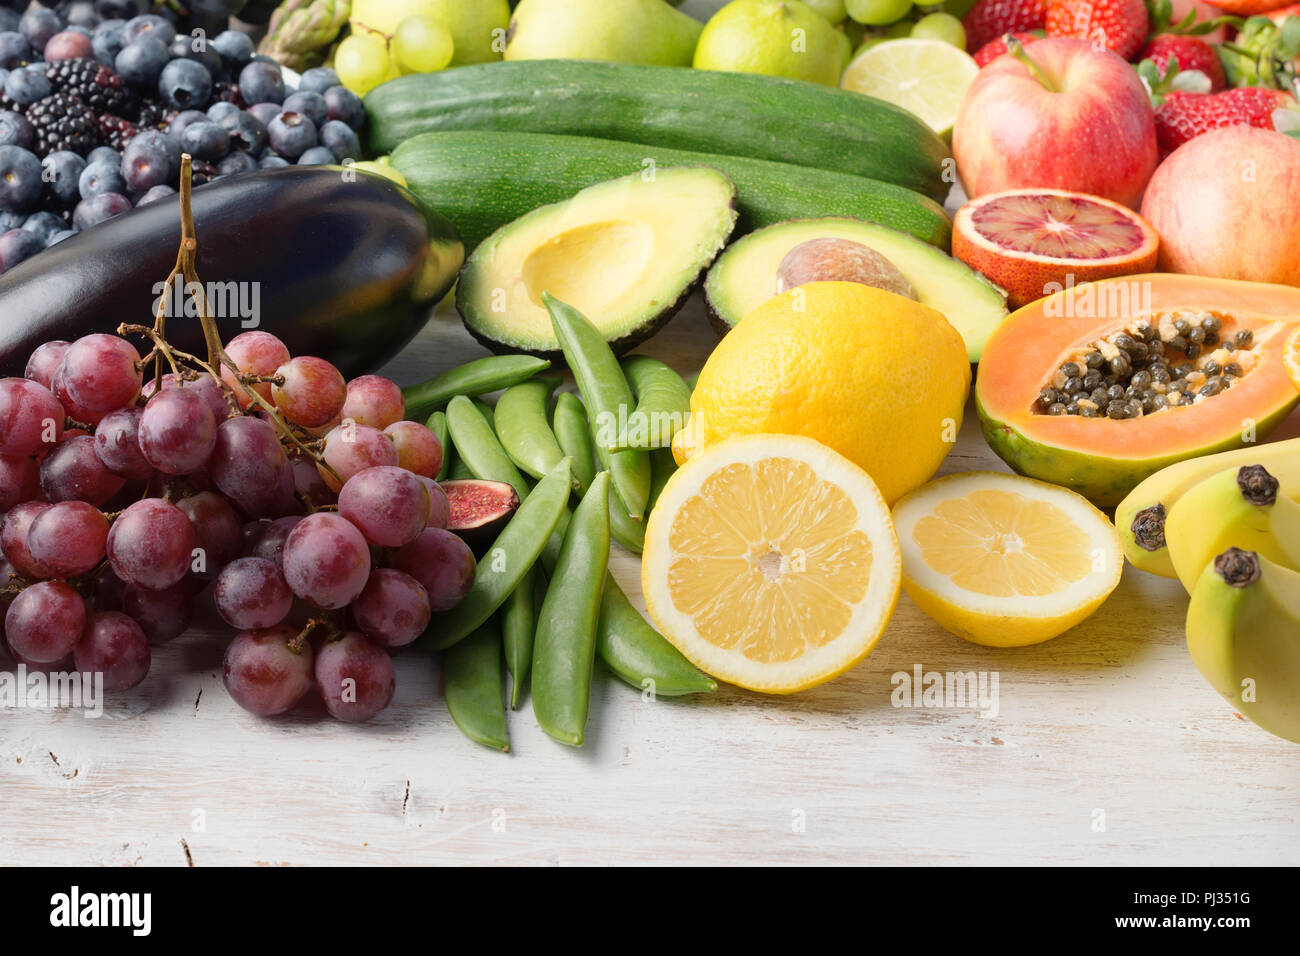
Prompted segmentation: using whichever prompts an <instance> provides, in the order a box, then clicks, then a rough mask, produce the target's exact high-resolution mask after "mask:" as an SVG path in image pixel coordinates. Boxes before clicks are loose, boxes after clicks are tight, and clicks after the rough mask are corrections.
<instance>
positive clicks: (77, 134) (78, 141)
mask: <svg viewBox="0 0 1300 956" xmlns="http://www.w3.org/2000/svg"><path fill="white" fill-rule="evenodd" d="M27 122H29V123H31V124H32V129H33V130H35V132H36V154H37V155H38V156H45V155H47V154H49V153H52V152H54V151H55V150H56V149H66V150H71V151H72V152H74V153H76V154H78V155H79V156H85V155H86V154H87V153H89V152H90V151H91V150H92V149H94V148H95V147H96V146H102V145H103V142H104V140H103V136H102V134H101V133H100V130H99V120H98V117H96V116H95V114H94V112H93V111H92V110H91V109H90V107H88V106H87V105H86V104H85V103H83V102H82V101H81V100H80V99H78V98H77V97H75V96H72V95H71V94H68V93H55V94H54V95H53V96H47V97H45V99H43V100H37V101H36V102H35V103H33V104H32V105H31V106H29V107H27Z"/></svg>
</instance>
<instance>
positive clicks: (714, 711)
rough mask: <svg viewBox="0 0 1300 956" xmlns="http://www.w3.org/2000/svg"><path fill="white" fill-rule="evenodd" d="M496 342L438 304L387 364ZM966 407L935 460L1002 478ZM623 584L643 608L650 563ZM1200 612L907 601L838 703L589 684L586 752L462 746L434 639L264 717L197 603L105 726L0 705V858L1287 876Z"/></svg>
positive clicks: (1292, 854) (1255, 755) (695, 354)
mask: <svg viewBox="0 0 1300 956" xmlns="http://www.w3.org/2000/svg"><path fill="white" fill-rule="evenodd" d="M713 343H714V338H713V334H712V332H711V331H710V330H709V329H708V326H707V323H706V322H705V321H704V317H703V314H702V309H701V307H700V304H699V302H698V300H693V301H692V302H691V303H690V304H689V305H688V307H687V309H686V311H684V312H683V313H682V314H681V315H680V316H679V317H678V318H676V319H674V320H673V322H671V323H670V324H669V325H668V327H667V328H666V329H665V330H664V331H663V332H661V333H660V334H659V335H658V336H657V337H656V338H655V339H653V340H651V342H649V343H647V345H646V346H645V347H644V348H643V351H646V352H648V353H650V354H654V355H657V356H659V357H661V358H664V359H666V360H667V361H669V362H670V363H672V364H673V365H675V366H676V367H677V368H678V369H679V370H680V371H682V372H689V371H692V370H694V369H695V368H697V367H698V366H699V364H700V362H701V360H702V358H703V357H704V356H705V355H706V354H707V352H708V350H709V349H710V348H711V347H712V345H713ZM480 354H482V350H481V349H480V348H479V347H478V346H477V345H476V344H474V343H473V342H472V340H471V339H470V338H469V336H468V335H466V334H465V333H464V331H463V330H462V329H461V328H460V325H459V322H458V321H457V320H456V319H455V317H454V314H447V313H441V314H439V315H438V316H437V317H436V318H435V319H434V320H433V322H432V323H431V325H430V327H429V328H428V329H427V330H426V331H425V332H424V333H423V334H422V335H421V337H420V338H419V339H418V340H417V342H416V343H414V344H413V345H412V346H411V347H410V348H409V349H408V350H407V351H406V352H405V353H403V355H402V357H401V358H400V359H399V360H398V361H396V362H394V363H393V364H392V366H390V368H389V370H388V371H389V373H390V374H392V375H393V376H394V377H396V378H398V380H399V381H413V380H415V379H417V378H420V377H424V376H427V375H429V374H432V373H435V372H437V371H440V370H442V369H443V368H447V367H449V366H451V365H454V364H457V363H459V362H461V361H464V360H466V359H469V358H472V357H475V356H477V355H480ZM972 419H973V416H968V420H967V423H966V426H965V427H964V428H963V430H962V432H961V436H960V439H959V441H958V443H957V446H956V448H955V449H954V451H953V453H952V455H951V456H950V457H949V459H948V461H947V462H946V463H945V465H944V468H943V472H945V473H948V472H953V471H963V470H969V469H972V468H1001V467H1002V465H1001V463H1000V462H998V461H997V460H996V459H995V458H994V457H993V455H992V454H991V453H990V452H989V451H988V450H987V449H986V447H985V446H984V443H983V440H982V439H981V438H980V435H979V430H978V427H977V426H976V425H975V423H974V421H973V420H972ZM1289 430H1290V431H1292V432H1295V431H1300V421H1298V420H1297V419H1293V420H1292V423H1291V425H1290V428H1289ZM614 571H615V575H616V576H617V577H618V579H619V580H620V581H621V582H622V583H623V585H624V586H625V588H627V589H628V590H629V592H630V593H631V594H632V595H633V597H634V600H636V601H637V603H638V604H639V605H640V606H641V607H644V605H643V604H641V601H640V597H639V589H638V587H637V582H638V579H639V574H638V564H637V561H636V559H635V558H634V557H633V556H631V555H628V554H626V553H623V552H619V553H618V554H617V556H616V558H615V568H614ZM1185 607H1186V599H1185V597H1184V596H1183V594H1182V592H1181V589H1180V587H1179V585H1178V584H1177V582H1173V581H1166V580H1164V579H1160V578H1156V577H1152V576H1149V575H1144V574H1141V573H1139V572H1136V571H1133V570H1132V569H1128V570H1126V572H1125V575H1124V580H1123V583H1122V584H1121V585H1120V587H1119V589H1118V591H1116V593H1115V594H1114V596H1113V597H1112V598H1111V599H1110V601H1109V602H1108V603H1107V604H1106V605H1105V606H1104V607H1103V608H1102V609H1101V611H1099V612H1098V613H1097V614H1096V615H1095V616H1094V617H1093V618H1092V619H1091V620H1089V621H1087V622H1085V623H1084V624H1082V625H1081V626H1079V627H1078V628H1076V629H1075V630H1074V631H1072V632H1070V633H1069V634H1067V635H1065V636H1063V637H1060V638H1058V639H1056V640H1054V641H1050V642H1048V643H1046V644H1042V645H1039V646H1037V647H1031V648H1025V649H1021V650H992V649H985V648H980V647H977V646H975V645H973V644H968V643H967V642H965V641H962V640H960V639H958V638H956V637H953V636H951V635H949V634H947V633H945V632H944V631H942V630H941V629H940V628H938V627H937V626H936V625H934V624H933V623H931V622H930V621H929V620H928V619H927V618H926V617H925V616H924V615H922V614H921V613H920V611H918V610H917V609H916V607H915V606H914V605H912V604H911V602H910V601H908V599H907V597H906V596H903V597H902V598H901V600H900V602H899V607H898V612H897V614H896V615H895V617H894V619H893V622H892V623H891V624H890V627H889V629H888V631H887V632H886V634H885V636H884V637H883V638H882V639H881V642H880V644H879V646H878V648H877V649H876V651H875V653H874V654H872V656H871V657H869V658H868V659H867V660H866V661H864V662H863V663H862V664H861V665H860V666H859V667H858V668H857V669H855V670H854V671H852V672H851V673H849V674H847V675H845V676H844V677H841V678H839V679H838V680H835V681H832V682H831V683H829V684H826V685H823V686H822V687H819V688H816V689H814V690H812V691H809V692H807V693H804V694H800V695H798V696H795V697H792V698H774V697H763V696H760V695H757V694H752V693H748V692H745V691H741V690H737V689H734V688H728V687H723V688H721V689H720V690H719V691H718V693H717V694H716V695H714V696H713V697H711V698H707V699H699V698H696V699H681V700H666V699H660V700H658V701H656V702H645V701H643V700H642V699H641V697H640V695H639V694H638V693H637V692H636V691H634V690H633V689H631V688H629V687H627V686H625V685H623V684H621V683H619V682H618V681H616V680H615V679H613V678H612V677H610V676H609V675H608V674H606V673H603V672H600V671H599V669H598V674H597V680H596V686H595V691H594V701H593V706H592V715H591V727H590V732H589V734H588V743H587V746H586V748H585V749H583V750H581V751H574V750H571V749H569V748H565V747H562V746H561V745H559V744H556V743H553V742H552V741H551V740H550V739H549V738H547V737H545V736H544V735H543V734H542V732H541V731H540V730H539V729H538V728H537V726H536V723H535V722H534V720H533V716H532V713H531V710H530V709H528V705H527V704H525V707H524V709H523V710H521V711H520V712H518V713H517V714H515V715H513V716H512V719H511V722H510V733H511V740H512V745H513V752H512V753H511V754H509V755H503V754H499V753H494V752H492V751H489V750H487V749H485V748H482V747H479V746H477V745H475V744H473V743H471V742H470V741H468V740H467V739H465V738H464V737H462V736H461V734H460V732H459V731H458V730H457V729H456V728H455V727H454V726H453V724H452V722H451V719H450V718H449V717H448V715H447V711H446V708H445V706H444V705H443V702H442V700H441V697H440V691H439V677H438V673H437V667H436V665H435V663H434V661H433V659H432V658H430V657H428V656H426V655H424V654H421V653H418V652H412V653H408V654H405V655H403V656H402V657H400V658H399V660H398V688H397V696H396V699H395V700H394V703H393V706H392V707H391V708H390V709H389V710H387V711H386V712H385V713H384V714H382V715H381V716H380V717H379V718H378V719H376V720H375V721H374V722H373V723H371V724H369V725H365V726H346V725H343V724H340V723H336V722H334V721H332V720H330V719H329V718H327V717H326V716H324V714H323V712H322V711H319V710H312V711H311V712H310V713H307V714H298V715H295V716H291V717H289V718H287V719H280V720H272V721H266V720H259V719H258V718H255V717H253V716H252V715H250V714H248V713H245V712H244V711H242V710H240V709H239V708H238V707H237V706H236V705H235V704H234V703H233V702H232V701H231V700H230V698H229V697H228V695H227V694H226V692H225V689H224V687H223V686H222V684H221V678H220V660H221V654H222V651H223V649H224V641H225V639H226V638H228V635H229V632H228V631H225V630H223V629H222V628H221V627H218V626H214V625H213V624H212V612H211V611H210V610H209V611H208V615H209V616H208V619H207V625H206V627H202V628H197V629H196V630H195V631H194V632H192V633H190V634H187V635H185V636H183V637H181V638H179V639H177V640H176V641H175V642H173V643H172V644H170V645H168V646H166V647H164V648H162V649H160V650H159V651H158V652H157V654H156V655H155V659H154V666H153V670H152V672H151V673H150V675H149V677H148V679H147V680H146V681H145V683H144V684H143V685H141V686H140V687H139V688H137V689H136V690H135V691H133V692H130V693H127V694H125V695H116V696H115V697H114V698H113V699H112V700H111V703H110V704H109V706H108V707H107V709H106V711H105V713H104V716H103V718H102V719H99V720H90V719H86V718H84V717H83V716H81V714H80V713H79V712H73V711H61V712H60V711H53V712H51V711H32V710H15V711H7V712H2V711H0V814H2V815H3V818H4V826H3V829H0V864H24V863H28V864H31V863H44V864H112V865H116V864H160V865H177V866H183V865H187V864H193V865H195V866H204V865H214V864H254V865H270V866H280V865H287V864H295V865H302V864H317V865H319V864H332V863H348V864H371V863H373V864H380V863H383V864H419V863H543V864H548V863H616V862H644V863H657V864H682V863H760V862H762V863H769V862H784V863H812V862H833V863H1028V864H1069V863H1094V864H1108V865H1109V864H1135V863H1143V864H1194V863H1203V864H1246V863H1269V864H1296V863H1300V841H1297V839H1296V837H1297V833H1298V832H1300V830H1298V829H1297V789H1298V788H1300V759H1297V758H1300V749H1297V747H1296V746H1295V745H1294V744H1289V743H1286V742H1284V741H1281V740H1278V739H1276V738H1273V737H1270V736H1269V735H1267V734H1265V733H1264V732H1263V731H1261V730H1259V729H1258V728H1256V727H1254V726H1253V725H1251V724H1249V723H1247V722H1246V721H1244V720H1242V719H1241V718H1239V717H1237V716H1235V715H1234V713H1233V710H1232V708H1231V707H1230V706H1229V705H1227V704H1226V703H1224V702H1223V701H1222V700H1221V699H1220V698H1219V696H1218V695H1217V694H1215V693H1214V691H1212V690H1211V689H1210V687H1209V685H1208V684H1206V683H1205V681H1204V680H1202V679H1201V677H1200V675H1199V674H1198V673H1197V672H1196V670H1195V668H1194V667H1193V666H1192V662H1191V660H1190V659H1189V657H1188V655H1187V652H1186V649H1185V647H1184V645H1183V637H1182V616H1183V613H1184V611H1185ZM917 664H920V665H922V666H923V667H924V668H925V669H926V670H927V671H929V670H938V671H945V672H946V671H972V670H974V671H981V670H982V671H996V672H998V675H999V682H1000V707H999V713H998V714H997V716H996V717H994V718H991V719H990V718H984V717H981V716H979V715H978V714H977V712H976V711H975V710H974V709H970V708H967V709H951V710H945V709H899V708H895V707H894V706H892V705H891V702H890V699H891V692H892V691H893V689H894V686H893V683H892V681H891V675H893V674H894V673H895V672H898V671H906V672H909V673H910V672H911V671H912V670H913V667H914V665H917Z"/></svg>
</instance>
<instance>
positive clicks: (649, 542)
mask: <svg viewBox="0 0 1300 956" xmlns="http://www.w3.org/2000/svg"><path fill="white" fill-rule="evenodd" d="M901 573H902V564H901V559H900V556H899V552H898V541H897V538H895V536H894V530H893V526H892V525H891V523H890V519H889V509H888V506H887V505H886V504H885V500H884V498H883V497H882V496H881V494H880V491H879V489H877V488H876V485H875V483H874V482H873V481H872V480H871V478H870V476H869V475H867V473H866V472H864V471H863V470H862V469H861V468H859V467H858V466H857V465H855V464H853V463H852V462H851V461H849V460H848V459H847V458H845V457H843V456H842V455H840V454H839V453H837V452H835V451H833V450H832V449H830V448H828V447H826V446H825V445H822V444H821V443H820V442H817V441H814V440H812V439H809V438H802V437H797V436H789V435H747V436H742V437H738V438H732V439H728V440H726V441H722V442H719V443H717V444H713V445H710V446H709V447H708V448H706V449H704V450H702V451H701V452H700V453H699V454H697V455H696V456H695V457H693V458H691V459H690V461H688V462H687V463H686V464H685V465H684V466H683V467H682V468H680V469H679V470H678V471H677V472H676V473H675V474H674V475H673V476H672V478H670V479H669V481H668V483H667V485H666V486H665V487H664V490H663V493H662V494H661V495H660V497H659V501H658V503H657V504H656V506H655V509H654V511H653V512H652V513H651V515H650V519H649V522H648V523H647V527H646V536H645V551H644V553H643V555H642V565H641V574H642V588H643V590H644V592H645V597H646V604H647V607H648V609H649V611H650V616H651V618H652V619H653V620H654V622H655V624H656V625H657V626H658V627H659V630H660V631H661V632H662V633H663V634H664V636H665V637H666V638H667V639H668V640H669V641H671V642H672V643H673V644H674V645H675V646H676V647H677V648H678V649H679V650H680V651H681V652H682V653H683V654H685V655H686V657H687V658H689V659H690V660H691V661H692V663H694V664H695V665H696V666H697V667H700V668H701V669H703V670H704V671H706V672H707V673H709V674H711V675H713V676H714V677H717V678H719V679H721V680H724V681H728V682H730V683H733V684H737V685H739V686H741V687H747V688H749V689H751V690H758V691H764V692H767V693H791V692H793V691H797V690H803V689H805V688H807V687H811V686H813V685H815V684H819V683H821V682H823V681H826V680H829V679H830V678H832V677H834V676H836V675H838V674H841V673H843V672H844V671H845V670H847V669H849V668H850V667H852V666H853V665H854V664H855V663H857V662H858V661H859V660H861V659H862V658H863V657H865V656H866V655H867V654H868V653H870V651H871V649H872V648H873V647H874V646H875V644H876V641H877V640H878V639H879V638H880V635H881V633H882V632H883V631H884V628H885V625H886V624H887V623H888V621H889V618H890V616H891V615H892V613H893V610H894V607H895V604H896V603H897V600H898V592H899V587H900V581H901Z"/></svg>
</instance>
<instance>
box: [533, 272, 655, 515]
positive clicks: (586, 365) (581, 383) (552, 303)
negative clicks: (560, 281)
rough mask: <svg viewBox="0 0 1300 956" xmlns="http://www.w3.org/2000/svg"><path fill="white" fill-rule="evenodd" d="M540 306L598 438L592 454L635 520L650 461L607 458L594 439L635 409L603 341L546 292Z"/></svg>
mask: <svg viewBox="0 0 1300 956" xmlns="http://www.w3.org/2000/svg"><path fill="white" fill-rule="evenodd" d="M542 303H543V304H544V305H545V306H546V309H547V311H548V312H550V314H551V326H552V327H553V328H554V329H555V335H556V337H557V338H558V339H559V340H560V348H561V349H563V350H564V359H565V361H566V362H568V363H569V368H570V370H571V371H572V372H573V377H574V378H575V379H576V380H577V382H578V391H580V392H581V393H582V397H583V398H584V399H585V400H586V403H587V412H588V417H589V418H590V420H591V422H592V426H593V429H594V431H593V434H594V435H596V436H598V437H597V440H596V451H597V453H598V454H599V456H600V460H601V462H602V463H603V464H604V465H605V467H606V468H607V469H608V470H609V473H610V480H611V481H612V482H613V486H614V488H616V489H617V490H618V496H619V498H620V499H621V500H622V502H623V504H625V505H627V509H628V514H630V515H631V516H632V517H633V518H635V519H637V520H640V519H641V517H642V516H643V515H644V514H645V506H646V500H647V499H648V498H649V497H650V457H649V456H648V455H647V454H646V453H645V451H644V450H642V449H637V448H629V449H627V450H625V451H616V452H611V451H609V450H607V449H606V447H605V446H606V445H607V444H608V442H606V441H602V440H601V439H600V437H599V436H600V435H601V434H602V433H604V432H605V431H606V430H607V429H609V428H614V429H617V428H618V422H619V420H620V413H621V415H622V416H626V415H627V413H628V411H629V410H630V409H632V408H633V407H635V401H634V400H633V398H632V389H631V388H630V387H629V386H628V384H627V378H626V377H625V376H624V375H623V369H622V368H621V367H620V366H619V364H618V359H616V358H615V357H614V352H613V350H612V349H610V347H609V343H608V342H606V341H605V337H604V336H603V335H601V333H600V331H599V330H598V329H597V328H596V327H595V326H594V325H592V324H591V321H590V320H589V319H588V318H587V317H586V316H585V315H583V314H582V313H581V312H579V311H578V310H577V309H575V308H574V307H573V306H571V305H566V304H565V303H563V302H561V301H560V300H559V299H557V298H555V297H554V296H553V295H551V294H550V293H548V292H543V293H542Z"/></svg>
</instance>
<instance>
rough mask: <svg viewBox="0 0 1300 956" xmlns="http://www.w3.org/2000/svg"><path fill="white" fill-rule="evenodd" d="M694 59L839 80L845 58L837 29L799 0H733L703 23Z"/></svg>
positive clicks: (728, 67) (703, 66) (702, 64)
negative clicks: (702, 30)
mask: <svg viewBox="0 0 1300 956" xmlns="http://www.w3.org/2000/svg"><path fill="white" fill-rule="evenodd" d="M694 65H695V68H696V69H697V70H725V71H729V72H732V73H762V74H764V75H767V76H785V77H789V78H791V79H795V80H808V81H810V82H813V83H822V84H824V85H826V86H837V85H839V82H840V72H841V70H842V68H843V65H844V61H843V55H842V53H841V50H840V39H839V31H837V30H836V29H835V28H834V27H833V26H831V24H830V23H829V22H828V21H827V19H826V18H825V17H823V16H822V15H821V14H820V13H817V12H816V11H815V10H813V9H812V7H810V6H808V5H807V4H805V3H802V2H800V0H732V2H731V3H729V4H727V5H726V6H725V7H723V8H722V9H721V10H719V11H718V12H717V13H715V14H714V15H713V17H712V19H710V20H709V22H708V23H706V24H705V25H704V32H703V33H701V34H700V40H699V43H698V44H697V45H696V47H695V64H694Z"/></svg>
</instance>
